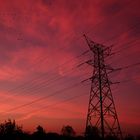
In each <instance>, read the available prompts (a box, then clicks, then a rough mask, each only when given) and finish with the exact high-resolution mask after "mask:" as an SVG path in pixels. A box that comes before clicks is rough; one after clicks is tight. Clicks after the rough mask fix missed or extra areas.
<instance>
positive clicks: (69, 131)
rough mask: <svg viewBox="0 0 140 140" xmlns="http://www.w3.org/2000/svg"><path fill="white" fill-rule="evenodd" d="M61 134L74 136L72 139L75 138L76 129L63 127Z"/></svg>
mask: <svg viewBox="0 0 140 140" xmlns="http://www.w3.org/2000/svg"><path fill="white" fill-rule="evenodd" d="M61 132H62V135H63V136H72V137H73V136H75V131H74V129H73V128H72V126H69V125H67V126H63V128H62V130H61Z"/></svg>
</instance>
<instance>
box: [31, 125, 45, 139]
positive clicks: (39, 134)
mask: <svg viewBox="0 0 140 140" xmlns="http://www.w3.org/2000/svg"><path fill="white" fill-rule="evenodd" d="M33 139H35V140H45V139H46V132H45V130H44V129H43V127H42V126H40V125H38V126H37V127H36V131H35V132H34V133H33Z"/></svg>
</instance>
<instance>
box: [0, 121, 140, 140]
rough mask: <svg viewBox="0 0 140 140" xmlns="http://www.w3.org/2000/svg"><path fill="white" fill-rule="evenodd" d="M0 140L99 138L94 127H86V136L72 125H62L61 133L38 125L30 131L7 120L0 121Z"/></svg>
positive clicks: (110, 138) (113, 139)
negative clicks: (79, 134) (78, 134)
mask: <svg viewBox="0 0 140 140" xmlns="http://www.w3.org/2000/svg"><path fill="white" fill-rule="evenodd" d="M124 139H125V140H139V139H140V136H139V137H133V136H131V135H128V136H126V137H125V138H124ZM0 140H101V137H100V135H99V131H98V129H97V128H96V127H92V128H90V127H89V128H88V132H87V136H86V137H84V136H77V135H76V132H75V131H74V129H73V128H72V126H69V125H66V126H63V127H62V130H61V134H57V133H52V132H48V133H47V132H46V131H45V130H44V128H43V127H42V126H40V125H38V126H37V127H36V130H35V131H34V132H32V133H27V132H25V131H24V130H23V129H22V127H21V126H18V125H17V124H16V122H15V120H10V119H9V120H7V121H5V122H3V123H0ZM105 140H118V138H117V137H115V136H107V137H106V138H105Z"/></svg>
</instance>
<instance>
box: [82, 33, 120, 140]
mask: <svg viewBox="0 0 140 140" xmlns="http://www.w3.org/2000/svg"><path fill="white" fill-rule="evenodd" d="M84 37H85V39H86V42H87V44H88V46H89V48H90V50H91V52H92V53H93V59H91V60H89V61H87V62H86V63H88V64H89V65H91V66H92V67H93V75H92V77H91V78H90V80H91V89H90V97H89V105H88V113H87V120H86V130H85V136H86V137H87V135H88V128H89V127H90V128H93V127H96V128H98V130H99V134H100V136H101V138H102V139H104V138H105V137H106V136H107V135H111V136H116V137H118V138H119V139H122V133H121V129H120V124H119V120H118V116H117V112H116V109H115V104H114V100H113V97H112V92H111V88H110V85H111V84H112V82H111V81H110V80H109V78H108V73H110V72H112V71H114V69H113V68H111V67H110V66H109V65H106V64H105V59H106V58H107V57H108V56H110V55H111V47H106V46H104V45H102V44H99V43H95V42H94V41H92V40H90V39H89V38H88V37H87V36H86V35H84Z"/></svg>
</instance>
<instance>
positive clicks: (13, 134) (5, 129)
mask: <svg viewBox="0 0 140 140" xmlns="http://www.w3.org/2000/svg"><path fill="white" fill-rule="evenodd" d="M22 134H23V131H22V127H20V126H18V125H16V122H15V120H13V121H12V120H10V119H9V120H8V121H5V122H4V123H1V124H0V138H1V139H10V140H12V139H14V138H18V137H20V136H21V135H22Z"/></svg>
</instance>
